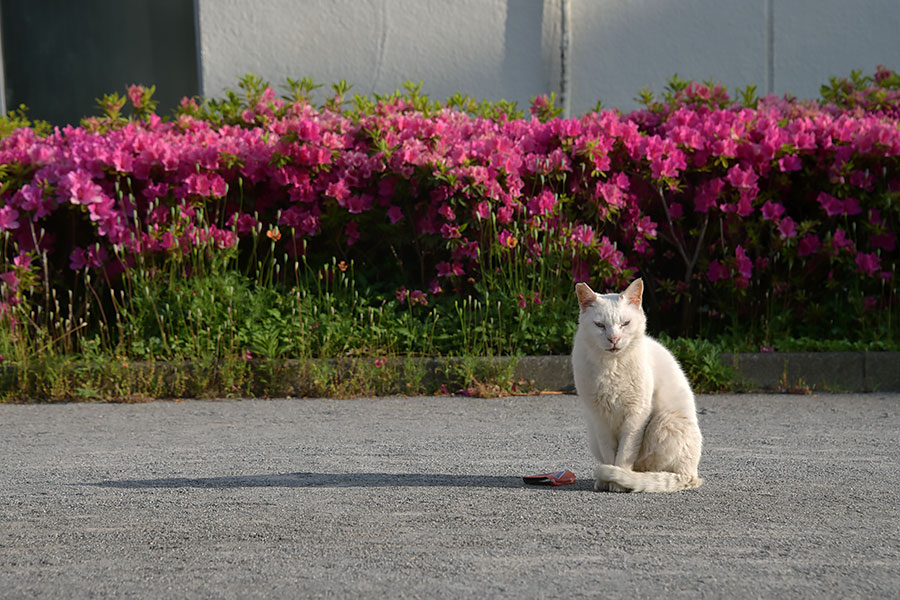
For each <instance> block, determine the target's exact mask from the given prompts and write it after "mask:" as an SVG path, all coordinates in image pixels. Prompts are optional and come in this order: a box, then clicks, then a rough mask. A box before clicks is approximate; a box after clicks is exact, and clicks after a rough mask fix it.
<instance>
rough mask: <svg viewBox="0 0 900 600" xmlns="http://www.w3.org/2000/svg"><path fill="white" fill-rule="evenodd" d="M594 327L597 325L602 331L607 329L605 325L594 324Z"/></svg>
mask: <svg viewBox="0 0 900 600" xmlns="http://www.w3.org/2000/svg"><path fill="white" fill-rule="evenodd" d="M594 325H596V326H597V327H599V328H600V329H606V325H604V324H603V323H594Z"/></svg>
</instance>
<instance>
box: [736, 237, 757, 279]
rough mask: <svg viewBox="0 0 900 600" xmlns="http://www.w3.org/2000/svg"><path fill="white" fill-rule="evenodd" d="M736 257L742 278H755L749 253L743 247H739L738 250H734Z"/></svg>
mask: <svg viewBox="0 0 900 600" xmlns="http://www.w3.org/2000/svg"><path fill="white" fill-rule="evenodd" d="M734 257H735V264H736V265H737V270H738V273H740V275H741V277H743V278H744V279H748V280H749V279H750V277H752V276H753V261H751V260H750V259H749V258H748V257H747V252H746V251H745V250H744V248H743V247H742V246H741V245H738V246H737V248H735V249H734Z"/></svg>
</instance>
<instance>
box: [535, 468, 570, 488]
mask: <svg viewBox="0 0 900 600" xmlns="http://www.w3.org/2000/svg"><path fill="white" fill-rule="evenodd" d="M522 481H524V482H525V483H527V484H529V485H551V486H553V487H556V486H558V485H569V484H570V483H575V473H573V472H572V471H569V470H568V469H567V470H565V471H557V472H556V473H544V474H543V475H529V476H527V477H523V478H522Z"/></svg>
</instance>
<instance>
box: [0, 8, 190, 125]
mask: <svg viewBox="0 0 900 600" xmlns="http://www.w3.org/2000/svg"><path fill="white" fill-rule="evenodd" d="M195 31H196V27H195V18H194V2H193V0H128V1H127V2H122V0H78V1H77V2H73V1H72V0H0V32H2V53H3V78H2V79H3V92H4V93H3V94H2V95H0V101H2V102H0V103H4V104H5V107H6V108H8V109H13V108H16V107H18V106H19V104H26V105H27V106H28V107H29V112H28V114H29V116H30V117H32V118H34V119H43V120H47V121H50V122H51V123H53V124H54V125H64V124H67V123H76V124H77V123H78V122H79V120H80V119H81V117H84V116H88V115H94V114H98V112H99V111H98V109H97V103H96V99H97V98H99V97H101V96H103V95H104V94H108V93H111V92H118V93H119V94H124V93H125V88H126V87H127V86H128V85H130V84H144V85H147V86H150V85H156V94H155V95H154V98H155V99H156V100H158V101H159V103H160V104H159V107H158V110H159V112H160V114H168V113H169V112H170V111H171V110H172V109H173V108H174V107H175V106H177V104H178V102H179V101H180V100H181V98H183V97H184V96H193V95H196V94H197V93H198V92H199V84H198V80H197V78H198V69H197V53H196V46H197V44H196V37H195Z"/></svg>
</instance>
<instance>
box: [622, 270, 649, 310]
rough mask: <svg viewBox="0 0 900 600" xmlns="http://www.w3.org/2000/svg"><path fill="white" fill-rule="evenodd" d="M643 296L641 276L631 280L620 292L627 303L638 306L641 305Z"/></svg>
mask: <svg viewBox="0 0 900 600" xmlns="http://www.w3.org/2000/svg"><path fill="white" fill-rule="evenodd" d="M643 296H644V282H643V281H642V280H641V278H640V277H639V278H637V279H635V280H634V281H632V282H631V285H629V286H628V287H627V288H625V291H624V292H622V298H624V299H625V301H626V302H628V303H629V304H634V305H635V306H637V307H638V308H640V307H641V299H642V298H643Z"/></svg>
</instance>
